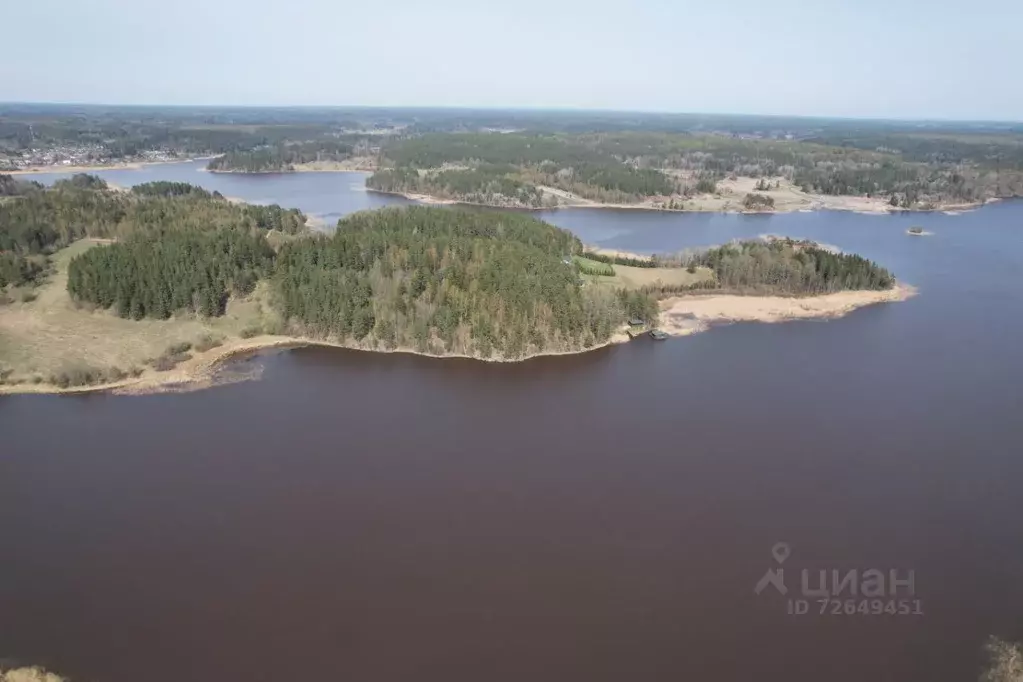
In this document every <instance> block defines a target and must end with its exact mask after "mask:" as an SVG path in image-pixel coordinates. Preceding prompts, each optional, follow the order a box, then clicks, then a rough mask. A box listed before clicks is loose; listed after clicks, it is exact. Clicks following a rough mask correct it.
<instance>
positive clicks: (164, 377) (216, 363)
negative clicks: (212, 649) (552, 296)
mask: <svg viewBox="0 0 1023 682" xmlns="http://www.w3.org/2000/svg"><path fill="white" fill-rule="evenodd" d="M627 341H629V336H628V334H626V333H625V330H624V327H623V329H622V330H620V331H618V332H616V333H615V334H613V335H612V336H611V338H610V339H608V340H607V341H606V342H604V343H601V344H598V345H595V346H592V347H590V348H585V349H580V350H574V351H544V352H542V353H532V354H527V355H523V356H522V357H519V358H495V357H490V358H484V357H480V356H473V355H464V354H460V353H444V354H442V355H434V354H431V353H424V352H422V351H418V350H415V349H413V348H391V349H385V348H377V347H368V346H363V345H358V344H348V343H341V342H337V341H328V340H323V339H312V338H308V337H300V336H270V335H264V336H256V337H253V338H249V339H231V340H229V341H226V342H225V343H224V344H223V345H221V346H218V347H217V348H214V349H211V350H209V351H206V352H204V353H194V354H193V355H192V357H190V358H189V359H188V360H185V361H184V362H182V363H180V364H179V365H178V366H176V367H175V368H174V369H172V370H169V371H167V372H155V371H152V370H146V372H145V373H144V374H143V375H142V376H140V377H137V378H127V379H123V380H121V381H115V382H110V383H106V384H94V385H90V386H73V387H68V388H60V387H59V386H54V385H52V384H45V383H40V384H25V383H22V384H2V385H0V395H13V394H23V393H33V394H75V393H94V392H111V393H116V394H119V395H146V394H151V393H167V392H182V391H194V390H200V389H203V388H209V387H210V386H213V385H215V384H216V379H217V371H218V370H219V369H220V368H221V367H222V366H223V365H224V364H225V363H227V362H229V361H231V360H233V359H236V358H240V357H244V356H246V355H249V354H254V353H259V352H261V351H273V350H286V349H289V348H303V347H310V346H319V347H323V348H339V349H344V350H355V351H361V352H365V353H401V354H406V355H421V356H423V357H430V358H435V359H444V358H461V359H468V360H477V361H480V362H523V361H525V360H530V359H532V358H537V357H547V356H556V355H578V354H579V353H588V352H590V351H593V350H597V349H599V348H606V347H608V346H611V345H614V344H619V343H625V342H627Z"/></svg>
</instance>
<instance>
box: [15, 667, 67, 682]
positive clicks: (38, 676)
mask: <svg viewBox="0 0 1023 682" xmlns="http://www.w3.org/2000/svg"><path fill="white" fill-rule="evenodd" d="M0 682H65V681H64V678H63V677H61V676H60V675H55V674H53V673H49V672H46V671H45V670H43V669H42V668H15V669H14V670H8V671H6V672H5V671H3V670H0Z"/></svg>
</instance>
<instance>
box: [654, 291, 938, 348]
mask: <svg viewBox="0 0 1023 682" xmlns="http://www.w3.org/2000/svg"><path fill="white" fill-rule="evenodd" d="M917 293H918V292H917V290H916V288H915V287H912V286H909V285H907V284H897V285H895V287H894V288H893V289H887V290H885V291H840V292H837V293H834V294H824V295H821V296H807V297H785V296H737V295H727V294H717V295H716V294H710V295H692V296H673V297H671V298H667V299H665V300H663V301H661V327H660V328H661V329H662V330H663V331H665V332H667V333H668V334H670V335H672V336H688V335H689V334H695V333H697V332H701V331H706V330H707V329H708V328H709V327H710V325H711V324H713V323H728V322H786V321H790V320H807V319H834V318H838V317H842V316H844V315H847V314H849V313H851V312H852V311H853V310H856V309H857V308H862V307H864V306H868V305H874V304H877V303H892V302H895V301H905V300H906V299H908V298H911V297H913V296H916V294H917Z"/></svg>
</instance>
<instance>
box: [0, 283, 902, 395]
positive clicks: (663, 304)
mask: <svg viewBox="0 0 1023 682" xmlns="http://www.w3.org/2000/svg"><path fill="white" fill-rule="evenodd" d="M918 293H919V292H918V290H917V289H916V288H915V287H912V286H910V285H906V284H896V285H895V287H894V288H893V289H887V290H883V291H841V292H836V293H833V294H822V295H819V296H807V297H784V296H742V295H737V294H724V293H723V294H689V295H682V296H672V297H669V298H665V299H662V300H661V301H660V302H659V306H660V311H661V312H660V320H659V322H658V325H657V328H659V329H661V330H662V331H664V332H666V333H667V334H668V335H669V336H672V337H683V336H689V335H691V334H695V333H699V332H705V331H709V330H710V329H711V328H712V327H713V326H714V325H716V324H723V323H734V322H765V323H776V322H787V321H795V320H809V319H823V320H828V319H836V318H839V317H843V316H845V315H847V314H849V313H851V312H852V311H854V310H857V309H859V308H863V307H866V306H871V305H876V304H879V303H893V302H897V301H905V300H907V299H909V298H912V297H913V296H916V295H917V294H918ZM629 340H630V337H629V336H628V334H627V333H626V332H625V331H624V330H619V331H618V332H616V333H615V334H613V335H612V336H611V337H610V338H609V339H608V340H607V341H605V342H604V343H601V344H597V345H594V346H592V347H590V348H582V349H579V350H572V351H544V352H539V353H531V354H528V355H524V356H522V357H520V358H504V357H497V358H493V357H491V358H482V357H479V356H473V355H466V354H463V353H444V354H442V355H435V354H432V353H427V352H423V351H418V350H415V349H413V348H391V349H386V348H367V347H362V346H359V345H355V344H349V343H344V342H340V341H331V340H327V339H313V338H309V337H301V336H278V335H262V336H257V337H253V338H249V339H240V338H235V339H232V340H229V341H227V342H225V343H224V344H223V345H221V346H218V347H216V348H212V349H210V350H208V351H205V352H203V353H196V354H194V355H193V356H192V357H191V358H189V359H188V360H186V361H184V362H182V363H181V364H179V365H178V366H177V367H175V368H174V369H171V370H169V371H166V372H155V371H152V370H147V372H146V373H145V374H144V375H143V376H141V377H137V378H126V379H123V380H120V381H116V382H109V383H105V384H96V385H91V386H73V387H67V388H61V387H59V386H54V385H52V384H44V383H39V384H10V385H0V396H2V395H75V394H88V393H112V394H115V395H149V394H154V393H167V392H185V391H196V390H202V389H205V388H211V387H213V386H216V385H218V383H217V381H216V377H217V373H218V371H219V370H220V369H221V368H222V367H223V366H224V365H226V364H227V363H229V362H230V361H232V360H235V359H238V358H240V357H242V356H245V355H251V354H255V353H259V352H263V351H270V350H287V349H290V348H309V347H321V348H337V349H342V350H353V351H361V352H365V353H398V354H405V355H419V356H422V357H427V358H434V359H447V358H460V359H465V360H476V361H480V362H525V361H527V360H531V359H534V358H540V357H554V356H560V355H579V354H581V353H588V352H591V351H595V350H599V349H601V348H607V347H610V346H614V345H617V344H620V343H626V342H628V341H629Z"/></svg>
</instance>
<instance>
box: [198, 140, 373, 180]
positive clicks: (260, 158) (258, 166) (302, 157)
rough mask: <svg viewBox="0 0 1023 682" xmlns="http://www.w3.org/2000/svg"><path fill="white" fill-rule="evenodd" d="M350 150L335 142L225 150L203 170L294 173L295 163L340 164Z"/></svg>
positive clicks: (352, 147) (350, 153) (348, 154)
mask: <svg viewBox="0 0 1023 682" xmlns="http://www.w3.org/2000/svg"><path fill="white" fill-rule="evenodd" d="M354 150H355V146H354V145H353V144H351V143H348V142H340V141H337V140H319V141H315V142H289V143H280V144H277V145H272V146H263V147H256V148H254V149H240V150H232V151H229V152H227V153H225V154H224V155H223V156H218V157H217V158H215V159H212V160H211V161H210V162H209V164H207V166H206V168H207V169H209V170H211V171H237V172H243V173H280V172H287V171H292V170H295V165H296V164H303V163H310V162H313V161H342V160H344V159H347V158H350V157H351V156H352V153H353V152H354Z"/></svg>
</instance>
